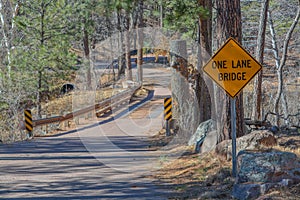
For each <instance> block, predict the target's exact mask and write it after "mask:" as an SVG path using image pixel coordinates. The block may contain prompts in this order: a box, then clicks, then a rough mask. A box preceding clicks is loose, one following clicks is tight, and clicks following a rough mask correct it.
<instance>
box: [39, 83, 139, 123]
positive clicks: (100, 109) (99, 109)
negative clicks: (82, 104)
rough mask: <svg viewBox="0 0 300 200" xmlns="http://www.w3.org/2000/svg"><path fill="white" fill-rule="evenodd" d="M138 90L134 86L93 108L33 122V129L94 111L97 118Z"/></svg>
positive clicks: (127, 99) (129, 97) (137, 87)
mask: <svg viewBox="0 0 300 200" xmlns="http://www.w3.org/2000/svg"><path fill="white" fill-rule="evenodd" d="M140 88H141V84H139V85H137V86H134V87H133V88H130V89H128V90H126V91H124V92H121V93H118V94H116V95H114V96H112V97H111V98H109V99H105V100H103V101H101V102H100V103H97V104H95V105H93V106H89V107H86V108H83V109H81V110H77V111H74V112H71V113H68V114H66V115H61V116H55V117H49V118H44V119H37V120H33V127H37V126H43V125H48V124H52V123H59V122H63V121H66V120H70V119H73V118H75V117H77V116H80V115H83V114H86V113H89V112H92V111H95V112H96V115H97V116H98V115H101V114H104V113H106V112H107V111H109V110H112V109H113V108H114V107H118V106H119V105H121V104H122V103H123V102H125V101H129V100H130V99H131V97H132V95H133V94H134V93H135V92H136V91H137V90H138V89H140Z"/></svg>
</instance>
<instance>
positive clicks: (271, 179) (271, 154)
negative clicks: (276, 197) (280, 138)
mask: <svg viewBox="0 0 300 200" xmlns="http://www.w3.org/2000/svg"><path fill="white" fill-rule="evenodd" d="M237 162H238V175H237V178H236V183H235V185H234V187H233V193H232V195H233V197H234V198H236V199H240V200H246V199H256V198H257V197H259V196H260V195H262V194H265V193H266V192H268V191H269V190H270V189H272V188H275V187H286V186H290V185H293V184H297V183H299V182H300V159H299V158H298V157H297V155H296V154H294V153H291V152H282V151H278V150H268V151H249V150H248V151H241V152H240V153H239V154H238V158H237Z"/></svg>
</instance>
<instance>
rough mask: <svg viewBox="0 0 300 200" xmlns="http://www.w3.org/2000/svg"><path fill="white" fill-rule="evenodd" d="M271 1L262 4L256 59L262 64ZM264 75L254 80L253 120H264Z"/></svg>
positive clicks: (259, 74)
mask: <svg viewBox="0 0 300 200" xmlns="http://www.w3.org/2000/svg"><path fill="white" fill-rule="evenodd" d="M268 8H269V0H265V1H263V2H262V8H261V13H260V22H259V29H258V38H257V46H256V58H257V61H258V62H259V63H261V64H263V62H264V47H265V35H266V26H267V18H268ZM262 74H263V71H260V72H258V74H257V76H256V77H255V79H254V90H253V104H252V105H253V107H252V119H253V120H259V121H260V120H262V108H261V104H262V88H261V86H262Z"/></svg>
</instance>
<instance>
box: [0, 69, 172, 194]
mask: <svg viewBox="0 0 300 200" xmlns="http://www.w3.org/2000/svg"><path fill="white" fill-rule="evenodd" d="M144 79H145V84H152V85H154V87H153V88H154V91H153V92H152V93H150V94H149V96H148V100H149V101H145V102H144V103H143V104H141V103H139V104H137V105H128V108H130V109H131V108H134V109H136V110H135V111H134V112H132V113H130V114H129V113H121V114H120V113H117V112H115V113H114V112H113V114H114V115H112V116H115V118H111V119H110V120H109V119H108V120H102V121H99V122H98V123H95V122H93V123H91V124H89V125H85V126H83V125H81V126H78V127H77V131H69V132H66V133H64V134H60V135H58V136H53V137H44V138H35V139H33V140H31V141H27V142H20V143H14V144H9V145H2V144H1V146H0V199H139V200H143V199H149V200H150V199H167V197H168V194H169V191H167V190H166V186H164V187H163V186H162V185H159V184H158V183H156V182H155V181H153V180H150V179H148V178H146V177H145V176H147V175H150V174H151V173H153V172H154V171H155V170H156V169H158V168H159V167H160V165H159V159H160V158H161V152H159V151H150V149H149V148H148V145H149V144H148V141H147V138H148V137H149V136H151V135H153V134H155V133H157V131H158V130H160V129H161V126H162V109H163V107H162V102H163V99H162V97H164V96H167V95H170V92H169V90H168V89H167V87H168V85H169V81H170V72H169V71H168V70H166V69H163V70H162V69H157V68H156V69H151V68H145V69H144ZM143 106H144V109H137V108H139V107H140V108H143Z"/></svg>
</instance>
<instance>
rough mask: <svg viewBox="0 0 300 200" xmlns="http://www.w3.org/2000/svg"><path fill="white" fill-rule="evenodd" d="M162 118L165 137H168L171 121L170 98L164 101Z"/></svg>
mask: <svg viewBox="0 0 300 200" xmlns="http://www.w3.org/2000/svg"><path fill="white" fill-rule="evenodd" d="M164 118H165V120H166V136H169V135H170V125H169V122H170V120H171V119H172V98H171V97H169V98H165V99H164Z"/></svg>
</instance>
